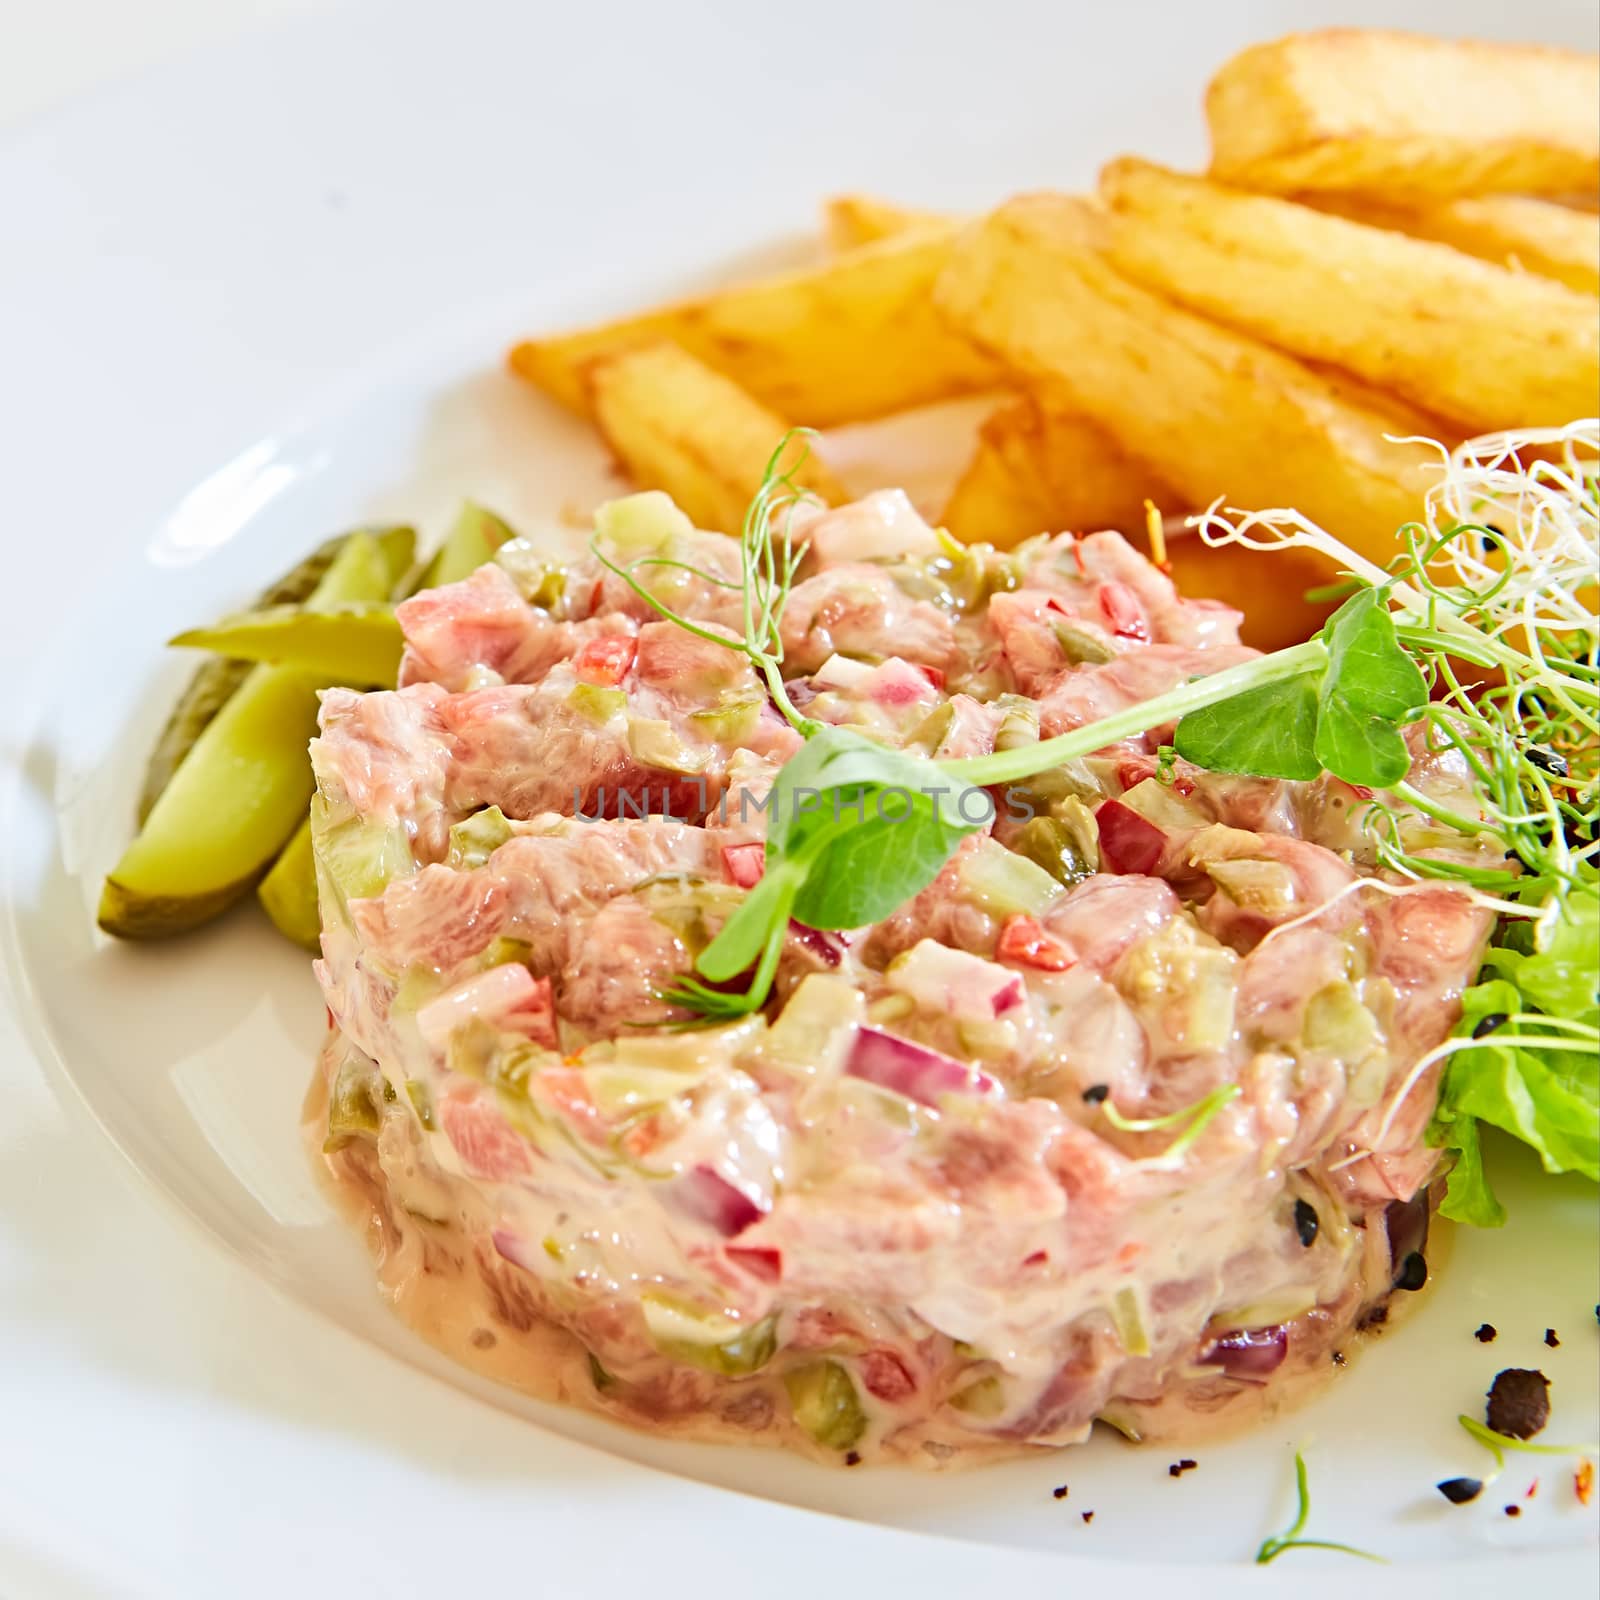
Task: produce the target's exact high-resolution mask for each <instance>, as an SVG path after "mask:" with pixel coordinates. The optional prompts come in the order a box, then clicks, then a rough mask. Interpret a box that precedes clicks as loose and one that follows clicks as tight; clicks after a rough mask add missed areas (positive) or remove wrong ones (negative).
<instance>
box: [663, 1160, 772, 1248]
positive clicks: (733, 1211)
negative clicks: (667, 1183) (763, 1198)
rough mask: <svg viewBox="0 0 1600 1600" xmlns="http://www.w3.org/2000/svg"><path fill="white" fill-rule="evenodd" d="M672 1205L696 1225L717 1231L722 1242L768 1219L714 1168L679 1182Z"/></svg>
mask: <svg viewBox="0 0 1600 1600" xmlns="http://www.w3.org/2000/svg"><path fill="white" fill-rule="evenodd" d="M670 1194H671V1199H672V1203H673V1205H674V1206H675V1207H676V1208H677V1209H678V1210H679V1211H681V1212H683V1213H685V1215H687V1216H691V1217H693V1218H695V1219H696V1221H699V1222H704V1223H706V1224H707V1225H708V1226H709V1227H712V1228H715V1229H716V1230H717V1232H718V1233H720V1234H721V1235H722V1236H723V1238H725V1239H731V1238H733V1237H734V1236H735V1235H736V1234H740V1233H743V1232H744V1230H745V1229H746V1228H748V1227H749V1226H750V1225H751V1224H752V1223H755V1222H759V1221H760V1220H761V1219H762V1217H764V1216H765V1215H766V1209H767V1208H766V1207H765V1206H764V1205H762V1204H760V1203H758V1201H757V1200H756V1199H755V1197H754V1196H752V1195H749V1194H747V1193H746V1192H745V1191H744V1190H743V1189H739V1188H736V1187H735V1186H734V1185H733V1184H731V1183H729V1182H728V1180H727V1179H726V1178H724V1177H723V1176H722V1174H721V1173H720V1172H717V1171H716V1170H715V1169H714V1168H712V1167H706V1166H700V1167H695V1168H693V1169H692V1170H691V1171H689V1172H686V1173H685V1174H684V1175H683V1176H682V1177H681V1178H679V1179H677V1180H676V1181H675V1182H674V1183H673V1184H672V1187H671V1190H670Z"/></svg>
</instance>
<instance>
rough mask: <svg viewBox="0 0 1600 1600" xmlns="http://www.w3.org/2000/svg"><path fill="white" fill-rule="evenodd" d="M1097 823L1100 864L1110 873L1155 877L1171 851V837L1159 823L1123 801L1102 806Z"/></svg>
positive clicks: (1103, 803)
mask: <svg viewBox="0 0 1600 1600" xmlns="http://www.w3.org/2000/svg"><path fill="white" fill-rule="evenodd" d="M1094 820H1095V822H1096V824H1097V825H1098V827H1099V829H1100V863H1101V865H1102V866H1103V867H1104V868H1105V869H1106V871H1107V872H1135V873H1142V874H1144V875H1145V876H1146V877H1153V876H1154V875H1155V871H1156V868H1157V867H1159V866H1160V865H1161V858H1162V856H1163V855H1164V854H1165V853H1166V848H1167V837H1166V835H1165V834H1164V833H1162V831H1161V830H1160V829H1159V828H1158V827H1157V826H1156V825H1155V823H1153V822H1151V821H1150V819H1149V818H1148V817H1141V816H1140V815H1139V813H1138V812H1137V811H1135V810H1134V809H1133V807H1132V806H1125V805H1123V803H1122V802H1121V801H1120V800H1106V801H1104V802H1102V803H1101V805H1100V806H1099V808H1098V809H1097V810H1096V811H1095V814H1094Z"/></svg>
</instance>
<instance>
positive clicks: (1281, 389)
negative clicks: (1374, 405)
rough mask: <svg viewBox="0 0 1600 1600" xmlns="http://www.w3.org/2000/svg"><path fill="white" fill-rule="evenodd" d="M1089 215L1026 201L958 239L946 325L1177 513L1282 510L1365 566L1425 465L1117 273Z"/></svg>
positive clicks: (944, 304)
mask: <svg viewBox="0 0 1600 1600" xmlns="http://www.w3.org/2000/svg"><path fill="white" fill-rule="evenodd" d="M1103 229H1104V219H1103V218H1101V217H1100V216H1099V215H1097V213H1096V212H1095V210H1094V208H1093V207H1092V206H1090V205H1087V204H1085V203H1084V202H1082V201H1078V200H1073V199H1070V198H1067V197H1064V196H1059V195H1027V196H1023V197H1021V198H1019V199H1016V200H1013V201H1011V202H1009V203H1008V204H1006V205H1004V206H1002V207H1001V208H1000V209H999V210H998V211H996V212H994V213H993V214H992V215H990V216H989V217H988V218H987V219H986V220H985V221H984V222H983V223H982V225H981V226H979V227H977V228H975V229H973V230H971V231H970V232H969V233H967V234H966V235H964V236H963V238H962V240H961V242H960V244H959V245H958V246H957V248H956V250H955V251H954V253H953V255H952V257H951V261H950V265H949V266H948V267H947V268H946V269H945V272H944V274H943V276H942V277H941V278H940V280H939V284H938V287H937V289H936V290H935V298H936V300H937V302H938V304H939V306H940V308H941V309H942V310H943V311H944V313H945V314H946V315H947V316H949V317H950V318H951V320H952V322H953V323H954V324H955V325H956V326H957V327H959V328H961V329H963V330H964V331H965V332H966V333H967V334H968V335H969V336H970V337H972V338H974V339H976V340H977V341H978V342H979V343H981V344H982V345H984V346H985V347H986V348H988V349H990V350H992V351H993V352H994V353H995V354H996V355H997V356H999V357H1000V358H1002V359H1003V360H1004V361H1006V362H1007V363H1008V364H1009V365H1010V366H1011V367H1012V368H1013V369H1014V370H1015V371H1017V372H1018V373H1020V374H1021V375H1022V377H1023V379H1024V381H1027V382H1031V383H1033V384H1037V385H1040V386H1042V388H1043V391H1044V394H1045V398H1046V400H1047V401H1050V400H1051V399H1052V398H1053V397H1059V398H1060V400H1061V401H1062V402H1063V403H1064V404H1066V405H1068V406H1071V407H1073V408H1074V409H1076V410H1078V411H1079V412H1081V413H1082V414H1084V415H1086V416H1089V417H1092V418H1093V419H1094V420H1096V421H1098V422H1099V423H1100V424H1101V425H1102V426H1104V427H1105V428H1106V430H1107V431H1108V432H1109V433H1110V434H1111V435H1112V437H1113V438H1115V439H1116V441H1117V443H1118V444H1119V445H1120V446H1121V447H1122V448H1123V449H1124V450H1125V451H1127V452H1128V453H1129V454H1130V455H1132V456H1134V457H1136V458H1138V459H1140V460H1142V461H1145V462H1149V463H1152V464H1157V470H1158V471H1159V473H1160V475H1161V476H1162V477H1163V478H1165V479H1166V480H1167V481H1168V482H1169V483H1170V484H1171V485H1172V487H1173V488H1174V489H1175V490H1176V491H1177V492H1178V493H1179V494H1180V495H1181V496H1182V497H1183V498H1184V499H1185V500H1187V501H1188V502H1189V503H1190V504H1191V505H1197V506H1201V505H1207V504H1209V503H1210V502H1211V501H1212V500H1213V499H1215V498H1216V497H1217V496H1223V497H1225V498H1226V499H1227V500H1228V501H1229V502H1230V503H1231V504H1233V505H1240V506H1247V507H1256V508H1263V509H1265V508H1271V507H1278V506H1296V507H1298V508H1299V509H1300V510H1301V511H1302V512H1304V513H1305V514H1306V515H1307V516H1309V517H1311V518H1313V519H1314V520H1316V521H1319V522H1323V523H1326V524H1327V525H1328V526H1329V527H1331V528H1334V529H1337V530H1338V532H1339V533H1340V535H1341V536H1342V537H1343V538H1345V539H1346V540H1348V541H1349V542H1351V543H1352V544H1354V545H1356V546H1357V547H1358V548H1361V549H1363V550H1364V551H1365V552H1366V553H1368V554H1369V555H1371V556H1372V558H1373V559H1374V560H1377V561H1380V562H1383V561H1388V560H1389V559H1390V557H1391V556H1392V555H1393V554H1394V552H1395V530H1396V529H1397V528H1398V527H1400V526H1401V524H1403V523H1405V522H1407V521H1409V520H1410V519H1411V518H1413V517H1414V516H1416V515H1417V512H1418V510H1419V508H1420V506H1421V502H1422V496H1423V493H1424V490H1425V488H1426V485H1427V483H1428V481H1429V477H1428V473H1427V470H1426V466H1427V463H1428V462H1429V461H1430V460H1432V459H1436V458H1434V457H1432V456H1431V454H1430V452H1429V451H1428V450H1427V449H1426V448H1425V447H1424V446H1422V445H1419V444H1408V443H1398V442H1394V441H1391V440H1387V439H1385V438H1384V434H1385V432H1386V431H1387V430H1388V429H1389V428H1390V427H1391V422H1390V419H1389V417H1388V416H1387V415H1385V414H1382V413H1378V412H1375V411H1373V410H1371V409H1369V408H1367V407H1364V406H1361V405H1359V404H1356V403H1355V402H1353V401H1352V400H1350V399H1347V398H1344V397H1343V396H1342V395H1341V394H1340V393H1339V391H1338V390H1337V389H1336V388H1335V387H1334V385H1332V384H1330V383H1329V382H1328V381H1327V379H1326V378H1323V377H1321V376H1320V375H1318V374H1317V373H1315V372H1313V371H1311V370H1310V369H1309V368H1307V367H1306V366H1305V365H1303V364H1302V363H1300V362H1298V361H1296V360H1295V359H1294V358H1293V357H1291V356H1287V355H1285V354H1283V353H1282V352H1281V351H1278V350H1274V349H1271V348H1270V347H1268V346H1267V345H1264V344H1261V343H1260V342H1259V341H1257V340H1254V339H1251V338H1249V337H1247V336H1245V335H1243V334H1239V333H1235V332H1233V331H1231V330H1229V329H1226V328H1221V327H1218V326H1217V325H1216V324H1214V323H1210V322H1207V321H1205V320H1204V319H1203V318H1200V317H1197V316H1194V315H1193V314H1192V313H1190V312H1187V311H1183V310H1181V309H1179V308H1178V307H1177V306H1174V305H1172V304H1171V303H1170V302H1168V301H1166V300H1163V299H1162V298H1161V297H1160V296H1159V295H1155V294H1152V293H1151V292H1150V291H1149V290H1147V289H1143V288H1140V287H1139V286H1138V285H1136V284H1134V283H1132V282H1130V281H1129V280H1128V279H1126V278H1124V277H1123V276H1122V275H1121V274H1120V273H1118V272H1117V271H1116V270H1115V269H1114V268H1113V267H1112V266H1111V264H1110V262H1109V261H1108V260H1107V259H1106V256H1105V254H1104V251H1103V248H1102V247H1103V244H1104V233H1103Z"/></svg>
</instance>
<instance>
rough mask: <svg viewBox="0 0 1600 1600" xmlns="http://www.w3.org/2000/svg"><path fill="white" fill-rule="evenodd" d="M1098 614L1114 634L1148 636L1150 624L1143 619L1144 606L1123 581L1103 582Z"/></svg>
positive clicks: (1138, 637)
mask: <svg viewBox="0 0 1600 1600" xmlns="http://www.w3.org/2000/svg"><path fill="white" fill-rule="evenodd" d="M1098 599H1099V601H1100V614H1101V615H1102V616H1103V617H1104V618H1105V619H1106V623H1107V625H1108V626H1109V627H1110V629H1111V631H1112V632H1113V633H1114V634H1117V635H1118V636H1119V637H1121V638H1123V639H1143V640H1145V641H1146V642H1147V643H1148V642H1149V638H1150V626H1149V624H1148V623H1147V622H1146V621H1145V616H1144V607H1143V606H1141V605H1140V604H1139V597H1138V595H1136V594H1135V593H1134V592H1133V590H1132V589H1130V588H1129V587H1128V586H1127V584H1125V583H1103V584H1101V585H1100V593H1099V596H1098Z"/></svg>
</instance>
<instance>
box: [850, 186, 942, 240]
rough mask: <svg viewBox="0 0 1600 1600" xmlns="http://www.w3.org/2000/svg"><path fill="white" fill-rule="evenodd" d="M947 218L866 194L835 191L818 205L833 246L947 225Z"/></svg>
mask: <svg viewBox="0 0 1600 1600" xmlns="http://www.w3.org/2000/svg"><path fill="white" fill-rule="evenodd" d="M949 222H950V218H949V217H947V216H946V215H945V214H944V213H943V212H939V211H918V210H915V209H914V208H913V207H911V206H898V205H896V204H895V203H894V201H892V200H880V199H878V197H877V196H876V195H870V194H837V195H835V196H834V197H833V198H832V199H831V200H829V201H827V202H826V204H824V206H823V208H822V223H823V227H824V228H825V229H826V231H827V235H828V243H829V245H830V246H832V248H833V249H835V250H854V249H856V248H858V247H859V246H861V245H864V244H872V243H874V242H875V241H877V240H879V239H890V238H893V237H894V236H895V235H896V234H898V233H905V232H907V231H908V230H909V229H912V228H939V227H947V226H948V225H949Z"/></svg>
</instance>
